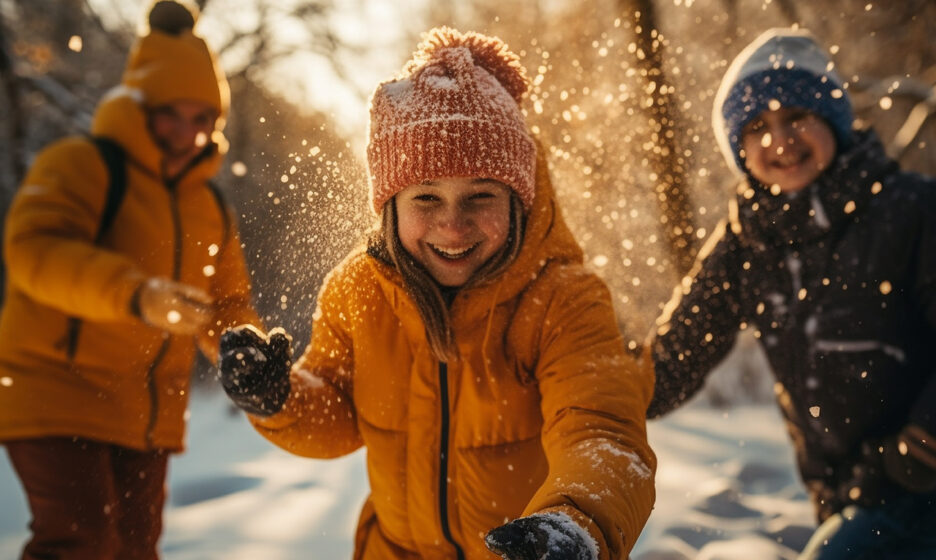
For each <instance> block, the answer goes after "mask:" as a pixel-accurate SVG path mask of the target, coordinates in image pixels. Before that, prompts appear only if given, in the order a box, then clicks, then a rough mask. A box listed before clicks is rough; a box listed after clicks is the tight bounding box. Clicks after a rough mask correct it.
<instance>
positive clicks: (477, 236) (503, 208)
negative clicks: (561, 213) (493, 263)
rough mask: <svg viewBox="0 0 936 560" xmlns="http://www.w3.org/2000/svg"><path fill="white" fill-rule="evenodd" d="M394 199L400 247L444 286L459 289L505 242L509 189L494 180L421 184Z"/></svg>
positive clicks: (447, 179)
mask: <svg viewBox="0 0 936 560" xmlns="http://www.w3.org/2000/svg"><path fill="white" fill-rule="evenodd" d="M395 200H396V210H397V233H398V235H399V236H400V242H401V243H402V245H403V248H404V249H406V251H407V252H408V253H409V254H410V255H412V257H413V258H414V259H416V260H417V261H419V262H420V263H421V264H422V265H423V266H424V267H426V269H427V270H428V271H429V273H430V274H431V275H432V277H433V278H435V280H436V282H438V283H439V284H441V285H443V286H462V285H464V284H465V283H466V282H467V281H468V280H469V279H470V278H471V276H472V274H474V273H475V271H477V270H478V269H479V268H480V267H481V265H483V264H484V263H485V262H487V260H488V259H490V258H491V257H492V256H493V255H494V254H495V253H497V251H498V250H500V248H501V247H503V245H504V243H505V242H506V240H507V235H508V233H509V230H510V188H509V187H508V186H506V185H504V184H503V183H500V182H498V181H495V180H493V179H484V178H477V177H444V178H439V179H434V180H432V181H424V182H422V183H416V184H413V185H409V186H407V187H406V188H405V189H403V190H402V191H400V193H399V194H397V195H396V199H395Z"/></svg>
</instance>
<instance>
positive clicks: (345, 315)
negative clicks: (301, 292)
mask: <svg viewBox="0 0 936 560" xmlns="http://www.w3.org/2000/svg"><path fill="white" fill-rule="evenodd" d="M527 88H528V81H527V79H526V76H525V74H524V72H523V69H522V67H521V66H520V64H519V62H518V60H517V58H516V56H515V55H514V54H512V53H511V52H509V51H508V50H507V47H506V46H505V45H504V44H503V43H502V42H501V41H500V40H498V39H496V38H490V37H485V36H483V35H479V34H475V33H467V34H461V33H459V32H457V31H453V30H451V29H445V28H443V29H436V30H433V31H431V32H430V33H429V34H427V36H426V37H425V40H424V41H423V43H422V44H421V45H420V48H419V50H418V52H417V53H416V55H415V57H414V59H413V60H411V61H410V62H409V63H408V64H407V65H406V67H405V68H404V69H403V72H402V74H401V75H400V76H399V77H398V78H396V79H393V80H390V81H387V82H384V83H382V84H380V85H379V86H378V87H377V90H376V91H375V93H374V95H373V98H372V100H371V126H370V139H369V144H368V148H367V156H368V165H369V171H370V186H371V195H372V196H371V200H372V203H373V208H374V211H375V212H376V213H377V214H378V215H379V216H380V225H379V228H378V229H377V230H376V231H375V233H374V234H373V235H372V236H371V238H370V239H369V240H368V242H367V243H366V245H365V246H364V247H362V248H361V249H360V250H358V251H355V252H353V253H352V254H351V255H349V256H348V257H347V258H346V259H345V260H344V262H343V263H341V264H340V265H339V266H338V267H337V268H336V269H335V270H334V271H332V273H331V274H330V275H329V277H328V278H327V279H326V281H325V284H324V286H323V288H322V291H321V293H320V294H319V297H318V308H317V310H316V312H315V315H314V317H313V319H314V325H313V334H312V340H311V342H310V344H309V345H308V347H307V348H306V351H305V354H304V355H303V356H302V357H301V358H300V359H299V360H298V361H297V362H296V363H295V364H294V365H292V364H291V359H290V354H291V352H290V350H289V338H288V337H287V335H285V333H283V332H282V331H279V330H276V331H274V332H271V333H270V335H269V336H268V335H265V334H263V333H261V332H260V331H258V330H256V329H254V328H252V327H250V326H243V327H239V328H237V329H233V330H231V331H228V332H227V333H226V334H225V336H224V337H223V344H222V356H221V363H222V366H221V372H222V381H223V384H224V387H225V389H226V390H227V392H228V394H229V395H230V397H231V398H232V399H233V400H234V402H235V403H237V404H238V405H239V406H241V407H242V408H243V409H245V410H246V411H247V412H249V413H250V419H251V421H252V422H253V423H254V425H255V427H256V429H257V430H258V431H259V432H260V433H261V434H263V435H264V436H265V437H266V438H268V439H270V440H271V441H272V442H274V443H276V444H277V445H279V446H281V447H283V448H285V449H287V450H289V451H291V452H293V453H296V454H298V455H303V456H308V457H336V456H339V455H343V454H346V453H350V452H352V451H354V450H355V449H358V448H359V447H361V446H362V445H364V446H366V447H367V450H368V454H367V467H368V475H369V481H370V488H371V492H372V493H371V496H370V498H369V499H368V500H367V503H366V504H365V505H364V509H363V512H362V514H361V518H360V522H359V526H358V531H357V537H356V542H355V558H367V559H376V558H380V559H386V558H406V559H417V558H459V559H461V558H492V557H494V555H493V554H492V552H491V551H494V552H496V553H497V554H499V555H501V556H502V557H504V558H510V559H524V558H547V559H582V560H585V559H597V558H602V559H608V558H626V557H627V555H628V553H629V551H630V550H631V548H632V547H633V546H634V542H635V541H636V539H637V536H638V535H639V533H640V531H641V528H642V527H643V525H644V523H645V522H646V520H647V517H648V516H649V514H650V510H651V508H652V505H653V500H654V489H653V474H654V471H655V458H654V455H653V453H652V451H651V450H650V447H649V445H648V443H647V437H646V431H645V421H644V411H645V410H646V408H647V404H648V403H649V401H650V396H651V390H652V387H653V374H652V371H651V369H650V368H649V366H648V365H640V364H638V362H637V361H636V360H635V359H634V358H632V357H631V356H629V355H628V353H627V352H626V351H625V348H624V344H623V341H622V338H621V335H620V333H619V332H618V329H617V324H616V321H615V315H614V311H613V309H612V303H611V298H610V295H609V293H608V290H607V288H606V286H605V284H604V283H603V282H602V281H601V280H600V279H599V278H597V277H596V276H595V275H594V274H592V273H590V272H588V271H587V270H586V269H585V268H584V267H583V265H582V252H581V249H580V248H579V246H578V245H577V244H576V242H575V240H574V239H573V238H572V235H571V234H570V232H569V230H568V228H567V227H566V225H565V224H564V222H563V220H562V217H561V214H560V212H559V209H558V208H557V206H556V201H555V198H554V195H553V190H552V187H551V185H550V182H549V177H548V173H547V168H546V164H545V162H544V160H543V158H542V157H539V158H538V157H537V156H538V155H539V156H542V153H539V154H538V150H537V145H536V143H535V142H534V140H533V139H532V137H531V136H530V134H529V133H528V130H527V126H526V123H525V122H524V118H523V115H522V113H521V110H520V105H519V103H520V100H521V99H522V97H523V96H524V95H525V93H526V90H527ZM488 549H490V550H488Z"/></svg>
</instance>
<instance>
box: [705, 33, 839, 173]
mask: <svg viewBox="0 0 936 560" xmlns="http://www.w3.org/2000/svg"><path fill="white" fill-rule="evenodd" d="M833 66H834V64H833V63H832V61H831V60H829V57H828V56H827V55H826V53H825V51H823V50H822V48H820V47H819V45H818V44H817V43H816V41H815V39H814V38H813V37H812V35H811V34H810V33H809V32H808V31H805V30H796V29H789V28H777V29H770V30H768V31H765V32H764V33H763V34H761V36H760V37H758V38H757V39H755V40H754V41H753V42H752V43H751V44H750V45H748V46H747V47H745V49H744V50H743V51H741V53H740V54H739V55H738V56H737V58H735V59H734V62H732V63H731V66H730V67H729V68H728V71H727V72H725V77H724V78H722V82H721V86H719V88H718V93H717V94H716V95H715V103H714V107H713V111H712V126H713V128H714V130H715V137H716V139H717V140H718V145H719V147H720V148H721V151H722V154H723V155H724V156H725V159H726V160H728V164H729V165H734V166H736V167H737V169H738V170H739V171H744V161H743V159H742V157H741V145H740V144H741V130H742V129H743V128H744V125H746V124H747V123H749V122H750V121H752V120H753V119H754V118H755V117H757V116H758V115H760V114H761V113H762V112H763V111H765V110H767V109H768V108H770V105H771V102H774V104H775V103H776V102H779V103H780V105H781V106H783V107H800V108H803V109H807V110H809V111H812V112H814V113H816V114H817V115H819V116H820V117H822V118H823V119H824V120H825V121H826V123H827V124H828V125H829V127H830V128H831V129H832V132H833V133H834V134H835V139H836V145H837V147H838V149H839V151H841V150H842V149H843V148H845V147H847V146H848V143H849V139H850V137H851V129H852V121H853V120H854V115H853V114H852V106H851V101H849V99H848V94H847V93H846V92H845V90H844V89H843V88H842V80H841V79H840V78H839V77H838V75H837V74H836V73H835V72H834V71H833V70H832V68H833Z"/></svg>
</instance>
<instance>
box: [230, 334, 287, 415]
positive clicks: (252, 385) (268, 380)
mask: <svg viewBox="0 0 936 560" xmlns="http://www.w3.org/2000/svg"><path fill="white" fill-rule="evenodd" d="M291 342H292V338H291V337H290V336H289V335H288V334H286V331H284V330H283V329H281V328H275V329H273V330H271V331H270V333H269V334H264V333H263V332H262V331H260V330H259V329H257V328H256V327H254V326H253V325H238V326H236V327H234V328H231V329H228V330H226V331H224V333H222V334H221V352H220V357H219V359H218V367H219V369H220V371H221V385H222V386H223V387H224V391H225V392H226V393H227V395H228V397H230V398H231V400H232V401H234V404H236V405H237V406H238V407H240V408H241V409H243V410H245V411H247V412H249V413H251V414H254V415H257V416H271V415H273V414H276V413H277V412H279V411H280V410H281V409H282V408H283V404H285V403H286V399H287V398H288V397H289V389H290V385H289V370H290V368H291V367H292V345H291Z"/></svg>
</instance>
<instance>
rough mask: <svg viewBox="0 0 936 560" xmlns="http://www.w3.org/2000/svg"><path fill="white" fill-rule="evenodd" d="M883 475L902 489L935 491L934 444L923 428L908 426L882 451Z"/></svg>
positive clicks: (916, 491) (935, 453) (919, 491)
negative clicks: (885, 474)
mask: <svg viewBox="0 0 936 560" xmlns="http://www.w3.org/2000/svg"><path fill="white" fill-rule="evenodd" d="M882 456H883V462H884V471H885V472H886V473H887V476H888V477H889V478H890V479H891V480H893V481H894V482H896V483H897V484H899V485H900V486H902V487H903V488H904V489H906V490H909V491H911V492H915V493H925V492H932V491H933V490H936V440H934V439H933V436H931V435H930V434H929V433H927V432H926V430H924V429H923V428H922V427H920V426H917V425H916V424H908V425H907V426H906V427H904V429H903V430H901V431H900V433H899V434H897V436H896V437H893V438H890V443H889V445H887V446H885V447H884V449H883V453H882Z"/></svg>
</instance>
